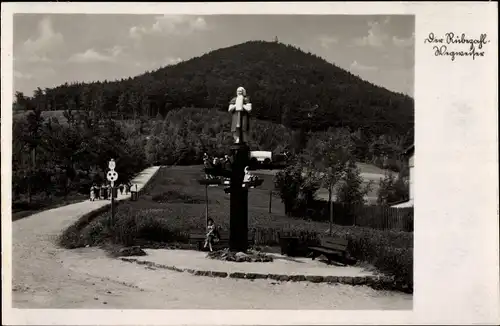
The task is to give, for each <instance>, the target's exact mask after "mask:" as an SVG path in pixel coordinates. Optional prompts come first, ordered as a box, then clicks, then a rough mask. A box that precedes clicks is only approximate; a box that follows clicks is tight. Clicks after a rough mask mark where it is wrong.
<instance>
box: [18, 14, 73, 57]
mask: <svg viewBox="0 0 500 326" xmlns="http://www.w3.org/2000/svg"><path fill="white" fill-rule="evenodd" d="M63 43H64V38H63V35H62V34H61V33H59V32H56V31H54V28H53V27H52V21H51V20H50V18H48V17H45V18H44V19H42V20H41V21H40V22H39V23H38V35H37V36H36V38H33V39H32V38H29V39H27V40H26V41H25V42H24V44H23V48H22V50H23V54H25V55H27V57H28V58H31V60H36V58H43V59H47V58H48V53H50V52H54V51H56V50H57V49H58V48H59V47H60V46H61V45H62V44H63ZM47 60H48V59H47ZM42 61H43V60H42Z"/></svg>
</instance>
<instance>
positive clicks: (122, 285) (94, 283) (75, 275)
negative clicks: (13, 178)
mask: <svg viewBox="0 0 500 326" xmlns="http://www.w3.org/2000/svg"><path fill="white" fill-rule="evenodd" d="M104 204H105V202H101V201H97V202H89V201H86V202H82V203H77V204H73V205H69V206H64V207H60V208H56V209H53V210H49V211H45V212H42V213H39V214H36V215H33V216H31V217H27V218H25V219H21V220H18V221H15V222H13V226H12V229H13V230H12V242H13V244H12V245H13V271H12V272H13V281H12V286H13V293H12V296H13V303H12V304H13V307H14V308H55V309H62V308H89V309H90V308H100V309H103V308H114V309H118V308H120V309H127V308H136V309H138V308H139V309H162V308H163V309H174V308H184V309H205V308H206V309H252V308H255V309H258V308H260V309H329V308H338V309H411V308H412V296H411V295H407V294H401V293H395V292H384V291H375V290H372V289H370V288H368V287H353V286H346V285H326V284H312V283H276V282H273V281H270V280H255V281H249V280H236V279H220V278H207V277H199V276H193V275H189V274H186V273H177V272H172V271H167V270H152V269H149V268H147V267H145V266H140V265H136V264H130V263H127V262H123V261H120V260H117V259H112V258H108V257H106V256H105V254H104V252H102V251H101V250H100V249H95V248H83V249H77V250H65V249H61V248H58V247H57V246H56V245H55V240H56V237H57V236H58V235H59V234H60V233H61V231H62V230H63V229H64V228H66V227H67V226H69V225H70V224H72V223H73V222H74V221H76V220H77V219H78V217H79V216H81V215H82V214H84V213H86V212H88V211H89V210H91V209H93V208H97V207H99V206H101V205H104Z"/></svg>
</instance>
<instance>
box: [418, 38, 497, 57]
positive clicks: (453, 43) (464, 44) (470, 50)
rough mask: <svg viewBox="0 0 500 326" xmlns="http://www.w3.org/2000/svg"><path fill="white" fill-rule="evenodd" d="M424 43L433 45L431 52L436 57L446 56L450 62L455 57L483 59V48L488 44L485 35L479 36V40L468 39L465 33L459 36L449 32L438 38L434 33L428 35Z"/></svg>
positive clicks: (488, 41)
mask: <svg viewBox="0 0 500 326" xmlns="http://www.w3.org/2000/svg"><path fill="white" fill-rule="evenodd" d="M424 43H426V44H427V43H430V44H433V47H432V49H433V51H434V55H435V56H436V57H438V56H448V57H450V59H451V61H455V59H456V57H471V58H472V60H475V59H476V57H484V48H485V46H486V45H487V44H488V43H490V40H487V35H486V34H481V35H479V38H474V37H469V36H467V35H466V34H465V33H462V34H460V35H458V34H455V33H452V32H449V33H445V34H444V35H443V36H441V37H438V36H436V35H434V33H429V35H428V36H427V38H426V39H425V40H424Z"/></svg>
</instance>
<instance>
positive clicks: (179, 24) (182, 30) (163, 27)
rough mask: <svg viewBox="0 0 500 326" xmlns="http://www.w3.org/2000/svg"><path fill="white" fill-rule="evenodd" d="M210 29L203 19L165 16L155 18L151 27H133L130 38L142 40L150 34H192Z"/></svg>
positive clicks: (185, 16)
mask: <svg viewBox="0 0 500 326" xmlns="http://www.w3.org/2000/svg"><path fill="white" fill-rule="evenodd" d="M206 29H208V25H207V22H206V21H205V19H204V18H203V17H196V16H191V15H163V16H157V17H155V21H154V23H153V24H152V25H151V26H149V27H145V26H133V27H131V28H130V30H129V36H130V37H131V38H133V39H135V40H140V39H141V38H142V37H143V35H148V34H177V35H181V34H190V33H192V32H195V31H203V30H206Z"/></svg>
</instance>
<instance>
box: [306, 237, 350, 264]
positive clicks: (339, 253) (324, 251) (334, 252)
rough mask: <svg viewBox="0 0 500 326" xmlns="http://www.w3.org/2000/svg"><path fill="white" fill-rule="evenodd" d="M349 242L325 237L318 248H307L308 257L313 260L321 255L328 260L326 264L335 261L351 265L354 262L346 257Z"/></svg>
mask: <svg viewBox="0 0 500 326" xmlns="http://www.w3.org/2000/svg"><path fill="white" fill-rule="evenodd" d="M348 244H349V241H348V240H346V239H342V238H336V237H331V236H325V237H323V238H322V239H321V243H320V245H319V246H314V247H309V248H308V249H309V252H310V254H309V256H310V257H311V258H312V259H313V260H314V259H315V258H316V257H319V256H320V255H323V256H325V257H326V259H328V263H331V261H332V260H337V261H339V262H340V263H342V264H344V265H353V264H355V263H356V261H355V260H354V259H352V258H350V257H348V256H347V246H348Z"/></svg>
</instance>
